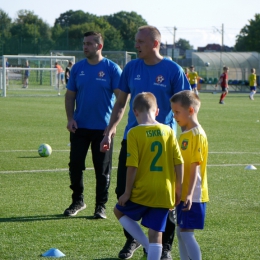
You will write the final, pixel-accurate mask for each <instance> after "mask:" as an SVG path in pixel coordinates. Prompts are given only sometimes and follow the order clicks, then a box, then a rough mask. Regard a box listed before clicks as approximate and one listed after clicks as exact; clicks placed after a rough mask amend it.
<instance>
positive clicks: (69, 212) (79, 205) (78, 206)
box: [63, 202, 86, 217]
mask: <svg viewBox="0 0 260 260" xmlns="http://www.w3.org/2000/svg"><path fill="white" fill-rule="evenodd" d="M85 208H86V204H85V203H84V202H73V203H72V204H71V205H70V206H69V207H68V208H67V209H65V211H64V213H63V215H64V216H68V217H73V216H76V215H77V214H78V212H79V211H81V210H83V209H85Z"/></svg>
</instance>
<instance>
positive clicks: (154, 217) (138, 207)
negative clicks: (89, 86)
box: [114, 92, 183, 260]
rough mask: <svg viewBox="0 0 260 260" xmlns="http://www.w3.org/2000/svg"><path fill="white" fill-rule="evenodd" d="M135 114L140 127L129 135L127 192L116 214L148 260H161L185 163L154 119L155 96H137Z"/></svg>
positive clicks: (169, 134)
mask: <svg viewBox="0 0 260 260" xmlns="http://www.w3.org/2000/svg"><path fill="white" fill-rule="evenodd" d="M133 111H134V114H135V117H136V120H137V122H138V126H136V127H133V128H131V129H130V130H129V132H128V134H127V162H126V166H127V178H126V188H125V192H124V194H123V195H122V196H120V197H119V199H118V203H117V204H116V206H115V208H114V213H115V215H116V217H117V219H118V220H119V222H120V224H121V225H122V226H123V227H124V228H125V230H127V232H129V233H130V234H131V235H132V236H133V237H134V238H135V239H136V240H137V241H138V242H139V243H141V244H142V245H143V247H144V249H145V252H146V253H148V260H159V259H160V258H161V254H162V232H164V231H165V226H166V220H167V217H168V214H169V209H173V208H174V207H175V205H177V204H178V203H179V201H180V195H181V183H182V174H183V160H182V156H181V153H180V149H179V145H178V142H177V140H176V137H175V134H174V131H173V130H172V129H171V128H170V127H169V126H167V125H164V124H161V123H159V122H157V121H156V119H155V118H156V116H157V115H158V113H159V109H158V107H157V102H156V98H155V96H154V95H153V94H152V93H150V92H143V93H139V94H138V95H136V97H135V99H134V102H133ZM140 219H141V224H142V225H143V226H145V227H147V228H149V231H148V236H149V240H148V238H147V237H146V235H145V234H144V232H143V231H142V229H141V227H140V226H139V224H138V223H137V221H139V220H140Z"/></svg>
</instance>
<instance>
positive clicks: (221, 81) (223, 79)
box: [215, 66, 228, 104]
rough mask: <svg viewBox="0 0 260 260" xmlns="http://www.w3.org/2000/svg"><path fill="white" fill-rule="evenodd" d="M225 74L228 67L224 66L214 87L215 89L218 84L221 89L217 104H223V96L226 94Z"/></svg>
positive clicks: (226, 75) (226, 82)
mask: <svg viewBox="0 0 260 260" xmlns="http://www.w3.org/2000/svg"><path fill="white" fill-rule="evenodd" d="M227 72H228V67H226V66H224V67H223V73H222V74H221V76H220V77H219V81H218V83H217V84H216V86H215V87H217V86H218V84H220V86H221V88H222V94H221V96H220V100H219V104H224V101H223V100H224V98H225V96H226V95H227V94H228V74H227Z"/></svg>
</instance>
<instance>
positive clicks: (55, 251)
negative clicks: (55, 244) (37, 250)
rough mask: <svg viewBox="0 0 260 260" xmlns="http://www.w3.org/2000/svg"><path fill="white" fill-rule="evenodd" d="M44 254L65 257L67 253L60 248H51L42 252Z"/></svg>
mask: <svg viewBox="0 0 260 260" xmlns="http://www.w3.org/2000/svg"><path fill="white" fill-rule="evenodd" d="M42 256H45V257H63V256H65V255H64V254H63V253H62V252H61V251H60V250H59V249H56V248H51V249H50V250H48V251H47V252H45V253H44V254H42Z"/></svg>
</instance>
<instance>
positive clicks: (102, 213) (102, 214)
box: [94, 205, 107, 219]
mask: <svg viewBox="0 0 260 260" xmlns="http://www.w3.org/2000/svg"><path fill="white" fill-rule="evenodd" d="M94 218H96V219H97V218H103V219H104V218H107V216H106V209H105V207H104V206H101V205H99V206H97V207H96V209H95V212H94Z"/></svg>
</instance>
